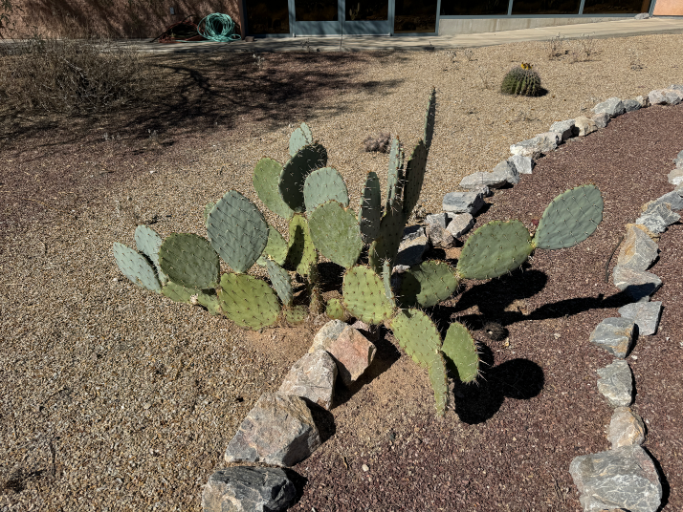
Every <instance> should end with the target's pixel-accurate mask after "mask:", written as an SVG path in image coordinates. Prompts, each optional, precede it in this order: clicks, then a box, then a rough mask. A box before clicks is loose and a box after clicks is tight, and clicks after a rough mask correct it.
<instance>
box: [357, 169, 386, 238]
mask: <svg viewBox="0 0 683 512" xmlns="http://www.w3.org/2000/svg"><path fill="white" fill-rule="evenodd" d="M381 221H382V189H381V186H380V183H379V178H378V177H377V173H375V172H372V171H371V172H369V173H368V177H367V178H366V180H365V189H364V190H363V197H362V198H361V204H360V209H359V211H358V223H359V224H360V232H361V236H362V237H363V242H364V243H366V244H369V243H372V241H373V240H374V239H375V238H377V234H378V233H379V224H380V222H381Z"/></svg>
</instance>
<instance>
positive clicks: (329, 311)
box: [325, 299, 348, 322]
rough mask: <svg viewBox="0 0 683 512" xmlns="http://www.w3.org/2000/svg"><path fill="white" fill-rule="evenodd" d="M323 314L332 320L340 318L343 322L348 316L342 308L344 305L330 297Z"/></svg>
mask: <svg viewBox="0 0 683 512" xmlns="http://www.w3.org/2000/svg"><path fill="white" fill-rule="evenodd" d="M325 314H326V315H327V316H328V317H329V318H330V319H332V320H341V321H342V322H344V321H345V320H346V318H347V317H348V315H347V313H346V311H345V310H344V305H343V304H342V301H341V300H339V299H330V300H329V302H328V303H327V308H326V309H325Z"/></svg>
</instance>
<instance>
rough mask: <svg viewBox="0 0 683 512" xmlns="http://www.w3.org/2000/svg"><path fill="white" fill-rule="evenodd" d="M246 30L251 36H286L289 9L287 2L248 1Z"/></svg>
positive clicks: (272, 0)
mask: <svg viewBox="0 0 683 512" xmlns="http://www.w3.org/2000/svg"><path fill="white" fill-rule="evenodd" d="M246 4H247V16H246V18H247V30H248V31H249V33H251V34H288V33H289V7H288V5H287V0H255V1H252V0H249V1H248V2H246Z"/></svg>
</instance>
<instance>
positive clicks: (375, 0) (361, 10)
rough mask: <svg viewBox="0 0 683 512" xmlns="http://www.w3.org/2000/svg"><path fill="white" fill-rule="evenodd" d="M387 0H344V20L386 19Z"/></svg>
mask: <svg viewBox="0 0 683 512" xmlns="http://www.w3.org/2000/svg"><path fill="white" fill-rule="evenodd" d="M388 19H389V0H361V1H354V0H346V21H380V20H383V21H386V20H388Z"/></svg>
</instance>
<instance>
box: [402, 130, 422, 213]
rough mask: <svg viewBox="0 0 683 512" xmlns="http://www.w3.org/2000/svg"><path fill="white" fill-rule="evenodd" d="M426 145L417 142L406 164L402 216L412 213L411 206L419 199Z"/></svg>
mask: <svg viewBox="0 0 683 512" xmlns="http://www.w3.org/2000/svg"><path fill="white" fill-rule="evenodd" d="M427 153H428V151H427V146H425V144H424V142H422V141H420V142H418V143H417V145H416V146H415V148H414V149H413V152H412V153H411V155H410V160H408V164H407V165H406V172H405V185H404V192H403V194H404V195H403V216H404V217H405V218H406V220H407V219H409V218H410V215H411V214H412V213H413V208H415V205H416V204H417V202H418V200H419V199H420V192H422V184H423V183H424V179H425V173H426V172H427Z"/></svg>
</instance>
